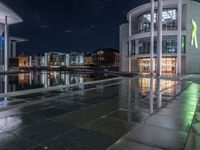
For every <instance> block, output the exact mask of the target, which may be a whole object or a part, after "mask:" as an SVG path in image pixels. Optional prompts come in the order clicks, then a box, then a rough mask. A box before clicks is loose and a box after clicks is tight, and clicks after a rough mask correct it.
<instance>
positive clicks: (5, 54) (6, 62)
mask: <svg viewBox="0 0 200 150" xmlns="http://www.w3.org/2000/svg"><path fill="white" fill-rule="evenodd" d="M4 36H5V43H4V44H5V45H4V71H8V17H7V16H6V17H5V33H4Z"/></svg>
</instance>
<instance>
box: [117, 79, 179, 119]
mask: <svg viewBox="0 0 200 150" xmlns="http://www.w3.org/2000/svg"><path fill="white" fill-rule="evenodd" d="M178 89H179V90H178ZM178 91H180V85H179V84H177V82H176V81H168V80H162V79H159V78H157V79H154V77H150V78H135V79H131V78H129V79H123V80H122V84H121V87H120V89H119V94H120V101H119V106H120V108H121V109H122V110H123V111H127V115H128V116H127V118H128V120H129V121H131V118H133V116H131V115H134V114H133V112H137V113H136V114H137V115H139V116H143V114H144V113H147V114H151V113H153V112H155V111H157V110H159V109H160V108H161V107H163V106H165V105H166V104H167V103H169V102H170V100H171V98H172V97H173V96H175V95H176V94H177V93H178ZM126 98H127V99H126Z"/></svg>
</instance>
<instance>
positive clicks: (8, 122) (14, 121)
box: [0, 113, 41, 131]
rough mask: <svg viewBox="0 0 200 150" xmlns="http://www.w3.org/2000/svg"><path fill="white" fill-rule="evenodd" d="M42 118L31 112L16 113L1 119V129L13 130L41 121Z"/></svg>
mask: <svg viewBox="0 0 200 150" xmlns="http://www.w3.org/2000/svg"><path fill="white" fill-rule="evenodd" d="M40 121H41V119H40V118H39V117H36V116H32V115H30V114H25V113H23V114H16V115H12V116H8V117H5V118H1V119H0V129H2V130H4V131H12V130H15V129H17V128H20V127H23V126H26V125H29V124H33V123H36V122H40Z"/></svg>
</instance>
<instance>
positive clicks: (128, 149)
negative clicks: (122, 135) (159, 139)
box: [108, 139, 163, 150]
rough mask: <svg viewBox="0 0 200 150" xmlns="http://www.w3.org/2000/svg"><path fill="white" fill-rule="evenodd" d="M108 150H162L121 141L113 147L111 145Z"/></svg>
mask: <svg viewBox="0 0 200 150" xmlns="http://www.w3.org/2000/svg"><path fill="white" fill-rule="evenodd" d="M108 150H163V149H161V148H157V147H153V146H149V145H144V144H139V143H136V142H133V141H129V140H126V139H122V140H119V141H118V142H117V143H115V144H114V145H112V146H111V147H110V148H108Z"/></svg>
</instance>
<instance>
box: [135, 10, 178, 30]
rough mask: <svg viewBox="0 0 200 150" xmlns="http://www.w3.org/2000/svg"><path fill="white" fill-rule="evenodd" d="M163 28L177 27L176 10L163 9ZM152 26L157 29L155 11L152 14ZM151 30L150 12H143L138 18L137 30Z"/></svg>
mask: <svg viewBox="0 0 200 150" xmlns="http://www.w3.org/2000/svg"><path fill="white" fill-rule="evenodd" d="M162 23H163V30H176V29H177V10H176V9H164V10H163V12H162ZM154 27H155V30H156V29H157V13H156V12H155V14H154ZM150 30H151V12H148V13H145V14H143V15H142V16H140V17H139V18H138V32H139V33H142V32H150Z"/></svg>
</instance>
